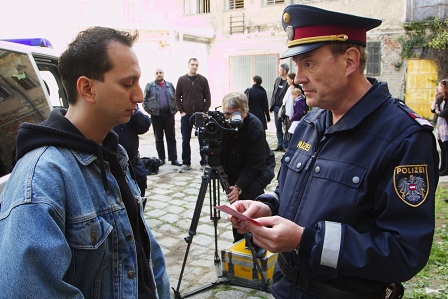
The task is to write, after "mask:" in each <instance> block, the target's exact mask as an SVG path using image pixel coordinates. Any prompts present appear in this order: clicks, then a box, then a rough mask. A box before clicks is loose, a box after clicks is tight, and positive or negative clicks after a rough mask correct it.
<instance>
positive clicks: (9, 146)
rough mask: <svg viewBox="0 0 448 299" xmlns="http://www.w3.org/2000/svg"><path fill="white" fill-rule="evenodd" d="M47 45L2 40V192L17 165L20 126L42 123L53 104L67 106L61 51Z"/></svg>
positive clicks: (0, 57) (45, 43)
mask: <svg viewBox="0 0 448 299" xmlns="http://www.w3.org/2000/svg"><path fill="white" fill-rule="evenodd" d="M19 43H24V44H19ZM33 44H37V46H32V45H33ZM42 45H44V46H47V47H42ZM48 45H49V42H48V41H47V40H45V39H22V40H14V42H10V41H1V40H0V192H1V191H2V190H3V188H4V185H5V184H6V181H7V180H8V177H9V174H10V173H11V171H12V169H13V167H14V164H15V148H16V146H15V140H16V136H17V131H18V127H19V125H20V124H21V123H23V122H28V123H41V122H42V121H43V120H45V119H47V118H48V116H49V115H50V111H51V110H52V109H53V107H67V99H66V94H65V91H64V88H63V86H62V83H61V80H60V77H59V73H58V69H57V64H58V54H57V53H56V52H55V51H54V50H53V49H52V48H50V47H48Z"/></svg>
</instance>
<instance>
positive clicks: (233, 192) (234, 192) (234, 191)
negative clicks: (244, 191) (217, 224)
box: [227, 186, 239, 203]
mask: <svg viewBox="0 0 448 299" xmlns="http://www.w3.org/2000/svg"><path fill="white" fill-rule="evenodd" d="M229 189H230V193H229V194H227V199H228V200H229V202H230V203H234V202H235V201H237V200H238V197H239V190H238V188H237V187H235V186H230V188H229Z"/></svg>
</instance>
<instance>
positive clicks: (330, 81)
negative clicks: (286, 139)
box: [229, 4, 439, 299]
mask: <svg viewBox="0 0 448 299" xmlns="http://www.w3.org/2000/svg"><path fill="white" fill-rule="evenodd" d="M282 23H283V28H284V29H285V31H286V32H287V36H288V39H289V41H288V43H287V44H288V50H287V51H286V52H285V53H284V54H283V55H282V56H281V58H289V57H292V60H293V62H294V63H295V65H296V66H297V72H296V78H295V81H296V83H298V84H302V87H303V90H304V92H305V95H306V97H307V101H309V105H310V106H312V107H316V108H314V109H312V110H311V111H310V112H309V113H308V114H306V115H305V116H304V117H303V118H302V120H301V121H300V122H299V124H298V126H297V128H296V129H295V131H294V134H293V136H292V139H291V142H290V146H289V148H288V150H287V151H286V153H285V154H284V156H283V157H282V159H281V163H282V165H281V167H280V171H279V174H278V177H277V178H278V187H277V188H276V190H275V192H273V193H266V194H263V195H261V196H259V197H258V198H257V199H256V201H248V200H244V201H237V202H236V203H234V204H233V205H232V207H233V208H235V209H236V210H238V211H239V212H242V213H244V214H245V215H246V216H249V217H252V218H255V219H256V220H257V221H258V222H259V223H260V224H261V225H255V224H253V223H252V222H249V221H240V222H238V220H237V219H236V218H234V217H231V216H230V217H229V219H230V220H231V221H232V225H233V226H234V227H236V228H237V229H238V232H240V233H245V232H248V231H250V232H251V233H252V235H253V239H254V242H255V243H256V244H258V245H259V246H261V247H263V248H266V249H268V250H269V251H271V252H279V255H278V258H277V265H276V267H275V270H274V275H273V284H272V288H271V292H272V294H273V296H274V297H275V298H280V299H286V298H288V299H316V298H319V299H335V298H344V299H346V298H363V299H364V298H385V295H384V294H386V293H387V294H388V295H390V296H393V297H392V298H401V296H402V294H403V287H402V285H401V282H403V281H406V280H409V279H411V278H412V277H413V276H414V275H416V274H417V273H418V272H419V271H420V270H421V269H423V267H424V266H425V265H426V263H427V261H428V258H429V256H430V252H431V246H432V241H433V234H434V221H435V219H434V199H435V191H436V188H437V183H438V178H439V175H438V163H439V159H438V153H437V148H436V141H435V138H434V134H433V132H432V130H433V128H432V125H431V124H430V123H429V122H428V121H427V120H426V119H424V118H421V117H420V116H418V115H417V114H416V113H415V112H413V111H412V110H411V109H410V108H408V107H407V106H406V105H405V103H404V102H403V101H400V100H398V99H395V98H393V97H392V96H391V94H390V93H389V90H388V88H387V84H386V83H381V82H378V81H377V80H376V79H374V78H367V77H366V76H365V75H364V69H365V67H366V61H367V59H366V58H367V54H366V51H365V47H366V31H368V30H370V29H373V28H375V27H377V26H379V25H380V24H381V20H377V19H371V18H364V17H358V16H353V15H348V14H343V13H338V12H333V11H327V10H323V9H320V8H317V7H313V6H307V5H299V4H293V5H289V6H287V7H286V8H285V9H284V11H283V15H282ZM316 32H318V33H319V34H318V35H317V36H316ZM335 38H336V40H335ZM389 293H391V294H389ZM386 298H390V297H386Z"/></svg>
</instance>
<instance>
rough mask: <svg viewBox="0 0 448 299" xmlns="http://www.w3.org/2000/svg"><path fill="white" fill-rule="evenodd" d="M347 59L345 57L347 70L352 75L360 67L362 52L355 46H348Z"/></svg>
mask: <svg viewBox="0 0 448 299" xmlns="http://www.w3.org/2000/svg"><path fill="white" fill-rule="evenodd" d="M345 55H346V59H345V63H346V65H345V71H346V73H347V76H348V75H351V74H352V73H353V72H355V71H356V70H357V69H358V67H359V58H360V57H361V53H359V50H358V49H356V48H355V47H351V48H348V49H347V51H345Z"/></svg>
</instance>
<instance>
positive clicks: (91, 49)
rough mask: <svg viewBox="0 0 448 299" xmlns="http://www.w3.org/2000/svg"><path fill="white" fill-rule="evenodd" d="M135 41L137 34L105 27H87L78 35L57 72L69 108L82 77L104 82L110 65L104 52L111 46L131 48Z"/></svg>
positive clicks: (69, 46)
mask: <svg viewBox="0 0 448 299" xmlns="http://www.w3.org/2000/svg"><path fill="white" fill-rule="evenodd" d="M137 39H138V31H134V32H133V33H131V32H126V31H119V30H116V29H113V28H107V27H99V26H96V27H90V28H87V29H86V30H84V31H81V32H80V33H78V35H77V36H76V38H75V39H74V40H73V41H72V42H71V43H70V44H69V45H68V47H67V49H66V50H65V51H64V52H63V53H62V55H61V57H60V58H59V64H58V69H59V73H60V74H61V80H62V84H63V85H64V87H65V90H66V92H67V98H68V99H67V101H68V103H69V104H75V103H76V99H77V95H78V90H77V86H76V84H77V81H78V78H79V77H81V76H86V77H88V78H90V79H94V80H99V81H102V80H103V75H104V73H106V72H107V71H109V70H111V69H112V67H113V65H112V62H111V61H110V59H109V56H108V53H107V49H108V46H109V44H110V43H111V42H119V43H122V44H123V45H126V46H129V47H132V46H133V45H134V43H135V42H136V41H137Z"/></svg>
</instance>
